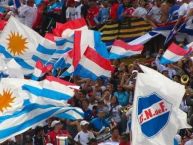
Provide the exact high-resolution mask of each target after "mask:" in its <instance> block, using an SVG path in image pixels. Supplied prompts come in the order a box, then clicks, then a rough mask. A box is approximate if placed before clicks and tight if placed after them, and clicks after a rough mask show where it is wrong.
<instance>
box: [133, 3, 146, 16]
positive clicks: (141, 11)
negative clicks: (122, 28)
mask: <svg viewBox="0 0 193 145" xmlns="http://www.w3.org/2000/svg"><path fill="white" fill-rule="evenodd" d="M145 6H146V3H145V1H144V0H139V6H138V7H137V8H136V9H135V10H134V12H133V14H132V16H134V17H139V18H145V17H146V15H147V10H146V9H145Z"/></svg>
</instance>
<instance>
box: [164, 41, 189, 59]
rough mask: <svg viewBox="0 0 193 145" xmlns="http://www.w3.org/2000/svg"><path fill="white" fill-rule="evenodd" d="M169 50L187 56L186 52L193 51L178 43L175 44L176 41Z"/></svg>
mask: <svg viewBox="0 0 193 145" xmlns="http://www.w3.org/2000/svg"><path fill="white" fill-rule="evenodd" d="M167 50H169V51H171V52H173V53H175V54H177V55H179V56H185V55H186V54H188V53H189V52H190V51H191V49H187V50H185V49H184V48H182V47H180V46H178V45H177V44H175V43H172V44H171V45H170V46H169V47H168V49H167Z"/></svg>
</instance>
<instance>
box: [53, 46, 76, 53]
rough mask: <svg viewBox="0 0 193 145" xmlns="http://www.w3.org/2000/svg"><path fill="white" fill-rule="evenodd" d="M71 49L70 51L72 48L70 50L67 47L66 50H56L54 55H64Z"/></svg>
mask: <svg viewBox="0 0 193 145" xmlns="http://www.w3.org/2000/svg"><path fill="white" fill-rule="evenodd" d="M71 49H72V48H70V47H67V48H65V49H60V50H59V49H58V50H56V52H55V53H58V54H64V53H66V52H68V51H70V50H71Z"/></svg>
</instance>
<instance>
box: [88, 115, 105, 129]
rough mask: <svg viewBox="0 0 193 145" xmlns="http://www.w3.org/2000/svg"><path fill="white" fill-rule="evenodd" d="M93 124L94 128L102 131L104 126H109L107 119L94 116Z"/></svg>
mask: <svg viewBox="0 0 193 145" xmlns="http://www.w3.org/2000/svg"><path fill="white" fill-rule="evenodd" d="M90 123H91V125H92V126H93V127H94V129H96V131H100V130H101V129H102V127H103V126H104V127H108V126H109V124H108V123H107V122H106V120H104V119H100V118H98V117H97V118H94V119H92V120H91V122H90Z"/></svg>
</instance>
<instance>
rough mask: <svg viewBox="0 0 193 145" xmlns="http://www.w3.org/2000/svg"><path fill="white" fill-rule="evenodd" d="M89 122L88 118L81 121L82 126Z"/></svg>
mask: <svg viewBox="0 0 193 145" xmlns="http://www.w3.org/2000/svg"><path fill="white" fill-rule="evenodd" d="M87 124H89V123H88V122H87V121H86V120H83V121H81V122H80V125H81V126H84V125H87Z"/></svg>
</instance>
